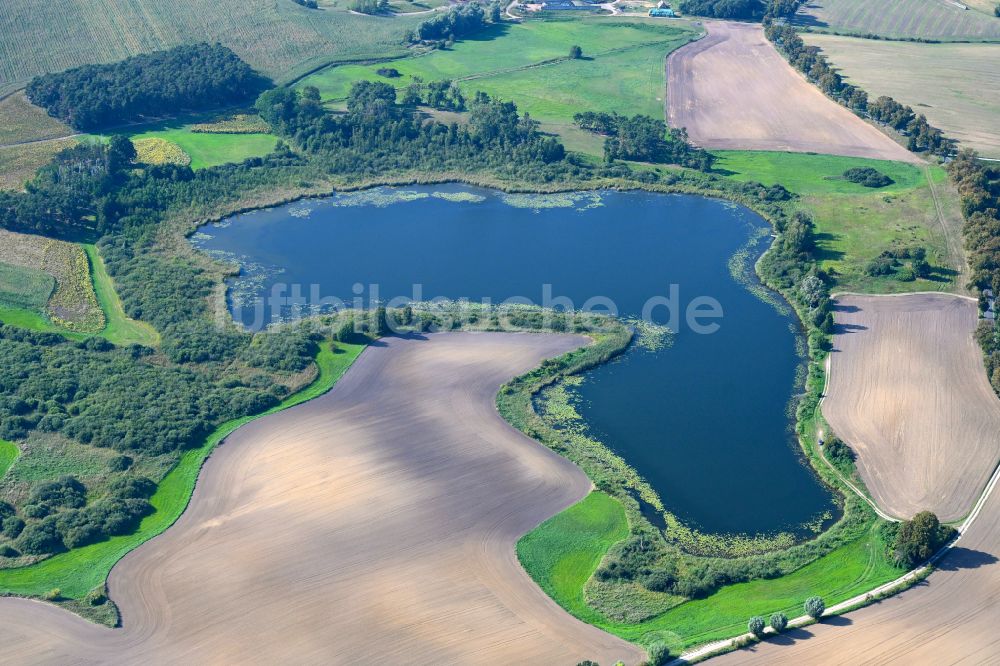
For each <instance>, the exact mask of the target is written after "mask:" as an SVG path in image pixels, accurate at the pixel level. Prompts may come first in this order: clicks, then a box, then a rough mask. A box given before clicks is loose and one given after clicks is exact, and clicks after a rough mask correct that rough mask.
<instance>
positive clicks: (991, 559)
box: [936, 547, 998, 571]
mask: <svg viewBox="0 0 1000 666" xmlns="http://www.w3.org/2000/svg"><path fill="white" fill-rule="evenodd" d="M997 562H998V560H997V557H996V556H995V555H993V554H992V553H987V552H984V551H981V550H972V549H971V548H961V547H958V548H952V549H951V550H950V551H948V554H947V555H945V556H944V557H943V558H941V560H940V561H939V562H938V563H937V565H936V566H937V568H938V569H940V570H941V571H959V570H961V569H978V568H979V567H983V566H987V565H989V564H996V563H997Z"/></svg>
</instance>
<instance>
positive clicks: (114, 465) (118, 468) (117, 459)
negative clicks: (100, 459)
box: [108, 456, 133, 472]
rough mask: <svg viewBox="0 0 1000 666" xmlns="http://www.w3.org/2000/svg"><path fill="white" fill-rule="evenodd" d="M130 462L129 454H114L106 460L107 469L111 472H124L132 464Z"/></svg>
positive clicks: (131, 461)
mask: <svg viewBox="0 0 1000 666" xmlns="http://www.w3.org/2000/svg"><path fill="white" fill-rule="evenodd" d="M132 463H133V460H132V457H131V456H114V457H113V458H111V459H110V460H108V469H110V470H111V471H112V472H124V471H125V470H127V469H128V468H129V467H131V466H132Z"/></svg>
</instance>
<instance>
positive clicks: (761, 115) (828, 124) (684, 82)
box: [667, 21, 919, 162]
mask: <svg viewBox="0 0 1000 666" xmlns="http://www.w3.org/2000/svg"><path fill="white" fill-rule="evenodd" d="M705 27H706V28H707V30H708V35H707V36H705V37H704V38H702V39H700V40H698V41H696V42H692V43H691V44H688V45H687V46H684V47H681V48H680V49H678V50H676V51H674V52H673V53H671V54H670V56H669V58H668V60H667V115H668V118H669V121H670V125H671V126H672V127H686V128H687V131H688V135H689V136H690V138H691V140H692V141H693V142H694V143H696V144H698V145H700V146H703V147H705V148H718V149H732V150H784V151H790V152H800V153H801V152H815V153H826V154H830V155H847V156H850V157H872V158H877V159H884V160H898V161H902V162H919V158H917V157H916V156H914V155H913V153H911V152H909V151H908V150H906V149H905V148H903V147H902V146H900V145H898V144H897V143H896V142H894V141H893V140H892V139H890V138H889V137H887V136H886V135H885V134H883V133H882V132H880V131H879V130H878V129H876V128H875V127H873V126H871V125H869V124H868V123H866V122H865V121H863V120H861V119H860V118H858V117H857V116H856V115H854V114H853V113H851V112H850V111H848V110H847V109H846V108H844V107H842V106H840V105H839V104H837V103H835V102H833V101H831V100H830V99H828V98H827V97H826V96H825V95H823V93H822V92H820V91H819V89H818V88H816V87H815V86H814V85H813V84H811V83H809V82H808V81H807V80H806V79H805V78H804V77H803V76H802V75H800V74H799V73H798V72H796V71H795V70H794V69H792V67H791V66H790V65H789V64H788V63H787V62H785V59H784V58H783V57H782V56H781V55H780V54H779V53H778V52H777V51H775V50H774V47H773V46H771V44H770V43H769V42H768V41H767V40H766V39H765V38H764V32H763V30H762V29H761V27H760V25H753V24H749V23H729V22H726V21H706V22H705Z"/></svg>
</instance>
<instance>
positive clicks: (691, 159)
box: [573, 111, 714, 171]
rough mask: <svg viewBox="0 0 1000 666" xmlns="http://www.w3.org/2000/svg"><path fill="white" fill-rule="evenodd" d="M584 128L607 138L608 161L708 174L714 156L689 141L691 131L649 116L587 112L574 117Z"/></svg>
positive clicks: (605, 141)
mask: <svg viewBox="0 0 1000 666" xmlns="http://www.w3.org/2000/svg"><path fill="white" fill-rule="evenodd" d="M573 121H574V122H575V123H576V124H577V126H578V127H580V128H581V129H585V130H588V131H590V132H594V133H595V134H601V135H604V136H605V137H606V138H605V140H604V159H605V161H607V162H613V161H614V160H616V159H623V160H635V161H638V162H652V163H654V164H679V165H681V166H686V167H690V168H692V169H699V170H701V171H708V170H709V169H711V168H712V161H713V159H714V158H713V157H712V154H711V153H709V152H708V151H707V150H702V149H701V148H695V147H694V146H692V145H691V144H690V142H689V141H688V136H687V130H685V129H684V128H683V127H681V128H674V127H671V128H669V129H668V128H667V125H666V123H664V122H663V121H662V120H656V119H655V118H651V117H649V116H645V115H635V116H631V117H628V116H623V115H619V114H618V113H617V112H613V113H603V112H599V113H595V112H593V111H584V112H582V113H577V114H576V115H574V116H573Z"/></svg>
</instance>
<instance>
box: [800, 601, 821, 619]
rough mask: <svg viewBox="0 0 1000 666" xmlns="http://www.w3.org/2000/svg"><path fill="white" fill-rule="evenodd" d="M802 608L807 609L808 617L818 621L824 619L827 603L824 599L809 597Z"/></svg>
mask: <svg viewBox="0 0 1000 666" xmlns="http://www.w3.org/2000/svg"><path fill="white" fill-rule="evenodd" d="M802 608H803V609H805V611H806V615H808V616H809V617H811V618H813V619H814V620H818V619H820V618H821V617H823V612H824V611H826V603H825V602H824V601H823V598H822V597H809V598H808V599H806V602H805V603H804V604H803V605H802Z"/></svg>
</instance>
